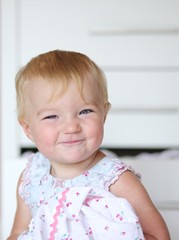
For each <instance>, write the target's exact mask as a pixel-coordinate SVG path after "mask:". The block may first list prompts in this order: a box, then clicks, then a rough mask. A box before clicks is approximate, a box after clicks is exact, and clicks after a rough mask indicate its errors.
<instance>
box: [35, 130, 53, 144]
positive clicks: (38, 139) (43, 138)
mask: <svg viewBox="0 0 179 240" xmlns="http://www.w3.org/2000/svg"><path fill="white" fill-rule="evenodd" d="M32 132H33V135H34V141H35V143H36V145H39V144H49V143H50V142H51V141H52V139H53V138H54V136H55V132H54V130H53V128H50V127H47V126H46V127H43V126H38V127H37V128H35V129H33V131H32Z"/></svg>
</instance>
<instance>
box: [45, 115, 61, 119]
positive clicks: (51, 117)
mask: <svg viewBox="0 0 179 240" xmlns="http://www.w3.org/2000/svg"><path fill="white" fill-rule="evenodd" d="M56 118H58V116H57V115H50V116H47V117H44V118H43V120H45V119H56Z"/></svg>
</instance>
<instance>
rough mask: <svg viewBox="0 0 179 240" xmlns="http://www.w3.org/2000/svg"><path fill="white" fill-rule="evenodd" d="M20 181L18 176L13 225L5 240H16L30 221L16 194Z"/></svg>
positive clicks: (21, 201) (28, 213)
mask: <svg viewBox="0 0 179 240" xmlns="http://www.w3.org/2000/svg"><path fill="white" fill-rule="evenodd" d="M21 181H22V175H21V176H20V178H19V182H18V185H17V209H16V214H15V218H14V224H13V227H12V231H11V235H10V236H9V237H8V239H7V240H16V239H17V237H18V236H19V235H20V234H21V233H22V232H23V231H25V230H27V227H28V225H29V223H30V220H31V214H30V210H29V208H28V206H27V205H26V204H25V203H24V201H23V199H22V198H21V197H20V196H19V193H18V188H19V185H20V183H21Z"/></svg>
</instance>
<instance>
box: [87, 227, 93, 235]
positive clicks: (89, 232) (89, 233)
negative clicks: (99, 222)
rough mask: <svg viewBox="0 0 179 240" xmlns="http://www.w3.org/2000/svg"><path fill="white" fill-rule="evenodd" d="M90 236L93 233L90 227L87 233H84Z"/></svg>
mask: <svg viewBox="0 0 179 240" xmlns="http://www.w3.org/2000/svg"><path fill="white" fill-rule="evenodd" d="M92 234H93V231H92V229H91V227H89V229H88V231H87V232H86V235H92Z"/></svg>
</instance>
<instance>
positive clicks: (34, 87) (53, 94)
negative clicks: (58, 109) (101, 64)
mask: <svg viewBox="0 0 179 240" xmlns="http://www.w3.org/2000/svg"><path fill="white" fill-rule="evenodd" d="M67 91H78V93H79V94H80V96H81V97H82V99H83V100H84V101H94V100H95V101H96V100H97V99H98V101H99V100H100V98H102V97H101V94H100V92H99V88H98V86H97V83H96V82H95V80H94V79H90V78H85V79H83V80H79V79H70V80H68V81H52V82H50V81H48V80H46V79H36V80H34V81H32V82H31V83H30V82H29V84H27V85H26V93H27V95H28V96H29V97H30V98H35V95H36V96H37V97H41V98H44V99H46V100H47V101H48V102H51V101H53V100H55V99H56V98H59V97H61V96H63V95H64V94H65V93H66V92H67Z"/></svg>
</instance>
